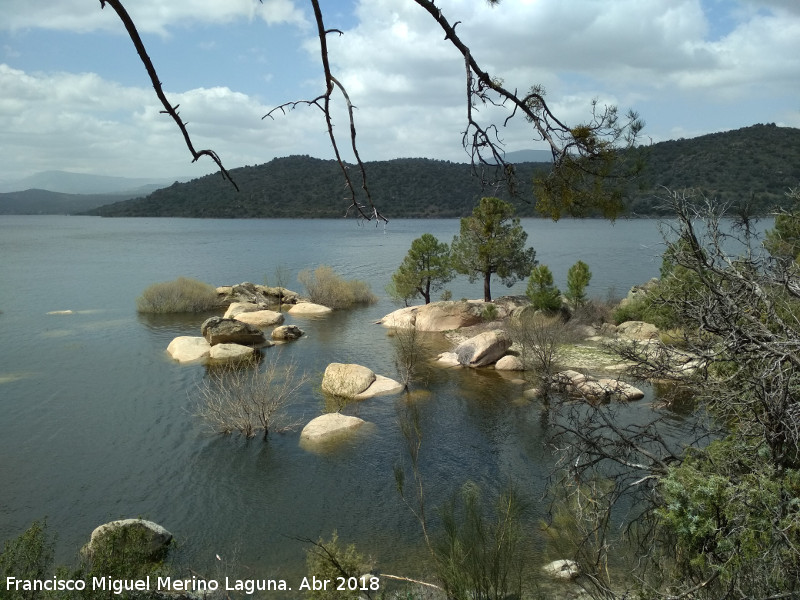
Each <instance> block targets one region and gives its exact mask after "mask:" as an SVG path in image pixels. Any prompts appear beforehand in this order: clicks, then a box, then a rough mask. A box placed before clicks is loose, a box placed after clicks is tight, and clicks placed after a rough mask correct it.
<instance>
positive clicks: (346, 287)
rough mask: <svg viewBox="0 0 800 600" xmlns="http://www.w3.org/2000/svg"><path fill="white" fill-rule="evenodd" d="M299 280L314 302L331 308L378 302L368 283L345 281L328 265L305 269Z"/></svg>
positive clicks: (301, 272)
mask: <svg viewBox="0 0 800 600" xmlns="http://www.w3.org/2000/svg"><path fill="white" fill-rule="evenodd" d="M297 279H298V280H299V281H300V283H302V284H303V285H304V286H305V288H306V292H307V293H308V296H309V298H311V301H312V302H314V303H316V304H322V305H323V306H327V307H329V308H349V307H351V306H355V305H357V304H373V303H375V302H377V301H378V297H377V296H376V295H375V294H373V293H372V290H371V289H370V286H369V284H368V283H367V282H366V281H361V280H358V279H349V280H348V279H343V278H342V277H341V276H340V275H337V274H336V273H334V271H333V269H332V268H331V267H329V266H328V265H320V266H319V267H317V268H316V269H314V270H313V271H311V270H309V269H304V270H303V271H300V273H299V274H298V275H297Z"/></svg>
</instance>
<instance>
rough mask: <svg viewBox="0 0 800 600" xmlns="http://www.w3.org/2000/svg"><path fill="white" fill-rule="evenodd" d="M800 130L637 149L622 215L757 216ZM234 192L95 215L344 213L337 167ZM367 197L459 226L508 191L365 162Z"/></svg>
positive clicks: (162, 194)
mask: <svg viewBox="0 0 800 600" xmlns="http://www.w3.org/2000/svg"><path fill="white" fill-rule="evenodd" d="M799 148H800V130H798V129H793V128H789V127H776V126H775V125H754V126H752V127H746V128H743V129H738V130H735V131H728V132H725V133H714V134H710V135H705V136H701V137H697V138H693V139H687V140H684V139H681V140H676V141H669V142H659V143H657V144H653V145H651V146H648V147H646V148H640V149H637V150H634V151H633V152H635V153H636V158H640V159H641V160H642V162H643V165H644V168H643V170H642V172H641V173H640V175H639V176H638V177H637V178H636V179H635V180H634V181H632V182H631V183H630V185H629V187H628V192H627V199H626V206H627V212H628V213H630V214H634V215H648V214H664V211H665V209H664V208H663V206H662V203H661V201H660V200H657V199H656V192H657V191H658V190H660V189H661V187H662V186H667V187H677V188H685V187H693V188H697V189H700V190H702V191H703V192H705V193H706V194H707V195H709V196H715V197H717V198H719V199H721V200H734V199H736V200H739V199H742V198H745V199H748V198H750V197H751V196H752V198H753V201H754V204H755V205H756V207H757V208H759V209H760V210H762V211H765V210H768V209H769V208H771V207H772V206H774V205H775V204H777V203H780V202H781V201H782V200H783V194H784V193H785V192H786V190H787V188H789V187H791V186H796V185H797V182H798V181H800V156H799V155H800V150H798V149H799ZM547 168H549V167H548V165H547V164H544V163H522V164H519V165H517V175H518V177H519V181H520V182H521V185H519V190H518V192H519V193H520V194H521V195H520V197H517V198H514V204H515V206H516V208H517V215H518V216H521V217H526V216H534V215H535V214H536V211H535V207H534V203H533V194H532V190H531V187H532V186H531V185H530V182H531V181H532V180H533V178H534V175H535V173H536V172H537V171H538V170H541V169H547ZM231 175H232V176H233V177H234V179H235V180H236V182H237V184H238V185H239V187H240V188H241V192H239V193H237V192H236V191H235V190H234V189H233V187H232V186H231V185H230V183H229V182H227V181H225V180H224V179H223V178H222V177H220V176H219V175H207V176H205V177H201V178H199V179H195V180H192V181H190V182H187V183H175V184H173V185H171V186H169V187H167V188H163V189H161V190H158V191H156V192H154V193H153V194H150V195H149V196H147V197H146V198H139V199H135V200H128V201H124V202H118V203H116V204H111V205H109V206H104V207H101V208H98V209H95V210H93V211H91V212H90V214H96V215H102V216H160V217H218V218H258V217H261V218H333V217H341V216H342V215H343V214H344V213H345V210H346V208H347V202H346V201H345V200H343V191H342V190H343V188H342V180H341V179H342V178H341V172H340V171H339V167H338V165H337V164H336V162H335V161H333V160H320V159H317V158H311V157H309V156H291V157H288V158H276V159H274V160H272V161H270V162H268V163H266V164H262V165H257V166H247V167H242V168H239V169H233V170H232V171H231ZM367 176H368V177H369V185H370V188H371V190H372V195H373V198H374V199H375V201H376V203H378V204H379V206H380V207H381V209H382V211H383V212H384V213H385V214H386V215H387V216H388V217H389V218H436V217H447V218H453V217H465V216H468V215H469V214H470V212H471V211H472V207H473V206H475V204H477V202H478V200H479V199H480V198H481V197H482V196H486V195H494V196H498V197H500V198H503V199H506V200H508V199H510V196H509V194H508V193H507V191H506V190H504V189H496V190H495V189H492V190H491V194H487V193H486V192H487V191H489V190H486V189H483V188H482V186H481V183H480V179H479V178H476V177H475V176H474V174H473V172H472V169H471V167H470V166H469V165H467V164H461V163H453V162H449V161H442V160H431V159H424V158H402V159H396V160H389V161H378V162H370V163H367Z"/></svg>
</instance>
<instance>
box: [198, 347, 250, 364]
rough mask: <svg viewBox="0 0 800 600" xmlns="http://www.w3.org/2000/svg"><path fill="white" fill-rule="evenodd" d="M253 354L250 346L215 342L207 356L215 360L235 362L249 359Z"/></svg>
mask: <svg viewBox="0 0 800 600" xmlns="http://www.w3.org/2000/svg"><path fill="white" fill-rule="evenodd" d="M254 356H255V350H254V349H253V347H252V346H242V345H241V344H217V345H216V346H211V352H210V353H209V358H210V359H211V360H215V361H225V362H237V361H241V360H250V359H252V358H253V357H254Z"/></svg>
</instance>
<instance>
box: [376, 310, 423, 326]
mask: <svg viewBox="0 0 800 600" xmlns="http://www.w3.org/2000/svg"><path fill="white" fill-rule="evenodd" d="M420 308H421V307H420V306H406V307H405V308H399V309H397V310H396V311H394V312H390V313H389V314H388V315H386V316H385V317H383V318H382V319H381V320H380V321H378V323H379V324H380V325H383V326H384V327H394V328H397V329H411V328H413V327H415V326H416V322H417V311H418V310H419V309H420Z"/></svg>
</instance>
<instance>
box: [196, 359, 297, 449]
mask: <svg viewBox="0 0 800 600" xmlns="http://www.w3.org/2000/svg"><path fill="white" fill-rule="evenodd" d="M306 381H308V377H307V376H306V375H305V374H302V375H298V374H297V369H296V366H295V365H294V364H292V363H290V364H289V365H286V366H280V365H278V363H277V362H276V361H274V360H272V361H270V362H269V363H268V364H267V366H266V369H265V370H264V371H261V370H260V368H259V367H258V366H255V367H250V368H236V367H231V366H228V367H224V368H221V369H216V370H213V371H210V372H209V375H208V377H206V378H205V379H204V380H203V382H202V383H201V384H200V386H199V392H200V398H199V401H198V406H197V411H196V415H197V416H199V417H201V418H203V419H205V420H206V421H207V422H208V423H209V425H210V426H211V428H212V429H213V430H214V431H216V432H218V433H225V434H229V433H233V432H234V431H238V432H239V433H241V434H242V435H243V436H245V437H248V438H251V437H255V436H256V434H257V433H258V432H260V431H263V438H264V439H267V435H268V434H269V432H270V431H286V430H288V429H292V428H293V427H295V426H297V423H296V422H293V421H291V420H290V419H288V417H287V415H286V407H287V406H288V405H289V404H290V403H291V402H292V401H293V399H294V396H295V394H296V393H297V391H298V390H299V389H300V388H301V387H302V386H303V384H305V383H306Z"/></svg>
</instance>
